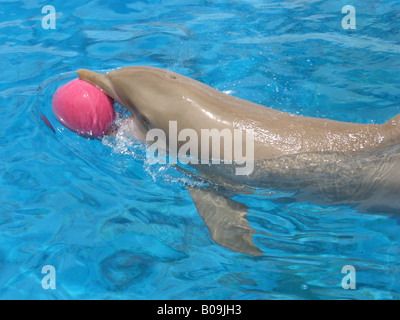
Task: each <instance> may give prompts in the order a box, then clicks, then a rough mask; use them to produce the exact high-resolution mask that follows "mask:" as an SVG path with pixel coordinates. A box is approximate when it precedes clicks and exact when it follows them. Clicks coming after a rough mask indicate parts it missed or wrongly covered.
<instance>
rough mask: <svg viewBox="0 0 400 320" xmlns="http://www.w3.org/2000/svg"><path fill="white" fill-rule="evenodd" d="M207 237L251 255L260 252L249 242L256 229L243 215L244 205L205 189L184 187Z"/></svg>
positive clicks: (245, 208) (244, 214)
mask: <svg viewBox="0 0 400 320" xmlns="http://www.w3.org/2000/svg"><path fill="white" fill-rule="evenodd" d="M188 190H189V192H190V196H191V197H192V199H193V201H194V204H195V206H196V208H197V210H198V212H199V215H200V216H201V217H202V218H203V220H204V222H205V224H206V226H207V228H208V230H209V231H210V235H211V238H212V239H213V240H214V241H215V242H217V243H218V244H220V245H222V246H224V247H227V248H229V249H231V250H233V251H238V252H242V253H247V254H250V255H253V256H258V255H261V254H263V252H262V251H261V250H260V249H258V248H257V247H256V246H255V245H254V243H253V240H252V238H253V234H254V233H255V232H256V231H255V230H254V229H252V228H251V227H250V225H249V222H248V221H247V219H246V214H247V209H248V208H247V206H246V205H244V204H242V203H239V202H236V201H234V200H232V199H228V198H226V197H224V196H222V195H220V194H218V193H217V192H215V191H212V190H209V189H196V188H193V187H188Z"/></svg>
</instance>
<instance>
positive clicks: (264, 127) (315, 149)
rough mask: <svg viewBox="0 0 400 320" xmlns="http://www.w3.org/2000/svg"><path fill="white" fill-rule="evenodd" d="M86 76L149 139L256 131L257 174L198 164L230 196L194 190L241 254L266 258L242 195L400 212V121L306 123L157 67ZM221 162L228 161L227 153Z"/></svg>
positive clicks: (217, 233) (219, 232) (211, 225)
mask: <svg viewBox="0 0 400 320" xmlns="http://www.w3.org/2000/svg"><path fill="white" fill-rule="evenodd" d="M78 75H79V77H80V78H81V79H82V80H85V81H87V82H89V83H91V84H93V85H95V86H97V87H98V88H100V89H101V90H103V91H104V92H105V93H106V94H107V95H108V96H110V97H111V98H113V99H114V100H115V101H117V102H118V103H119V104H120V105H122V106H123V107H125V108H126V109H128V110H129V111H130V112H131V113H132V115H133V119H134V121H135V123H136V129H137V133H136V135H137V136H139V137H140V138H141V140H144V137H145V136H146V132H148V131H149V130H150V129H153V128H157V129H161V130H163V131H164V132H165V133H166V134H168V132H169V123H170V122H171V121H176V123H177V130H178V132H179V131H180V130H183V129H186V128H190V129H193V130H195V131H196V133H197V134H198V137H201V130H202V129H209V130H212V129H217V130H219V131H221V130H226V129H227V130H230V131H231V132H233V130H235V129H241V130H242V131H244V132H246V131H251V132H252V135H253V137H254V164H255V165H254V171H253V172H252V173H251V174H249V175H244V176H238V175H235V174H234V171H233V169H234V167H235V166H234V165H226V164H219V165H211V166H208V165H196V166H195V168H196V169H197V170H198V171H199V173H200V174H201V175H203V176H204V177H206V178H208V179H209V180H210V181H213V182H214V185H217V186H218V185H219V186H223V187H222V188H218V187H216V188H213V187H210V188H204V189H196V188H192V187H188V190H189V192H190V194H191V197H192V199H193V201H194V203H195V205H196V208H197V209H198V211H199V214H200V215H201V217H202V218H203V220H204V222H205V224H206V225H207V227H208V229H209V231H210V235H211V237H212V239H214V240H215V241H216V242H217V243H219V244H221V245H223V246H225V247H228V248H230V249H232V250H234V251H238V252H243V253H247V254H251V255H260V254H262V251H261V250H260V249H258V248H257V247H256V246H255V245H254V243H253V235H254V234H255V233H256V232H255V231H254V230H253V229H252V228H251V227H250V225H249V223H248V221H247V219H246V215H247V213H248V208H247V207H246V206H245V205H244V204H241V203H238V202H236V201H234V200H233V199H231V198H232V195H233V196H234V195H235V194H232V190H235V191H236V192H239V193H240V192H241V191H240V189H241V188H244V189H246V192H249V190H251V188H257V187H263V188H279V189H281V190H287V191H291V192H295V193H296V194H295V195H294V196H293V201H296V200H301V201H303V200H309V199H312V200H316V202H319V201H321V200H322V199H325V200H327V201H329V203H337V204H344V205H351V206H354V207H356V208H357V209H359V210H360V211H366V212H378V213H386V212H387V213H389V212H394V211H399V210H400V203H399V201H400V200H399V198H400V197H399V196H400V173H399V172H400V159H399V154H400V153H399V148H398V146H399V145H400V115H397V116H396V117H394V118H393V119H390V120H389V121H387V122H386V123H384V124H357V123H347V122H340V121H334V120H328V119H318V118H312V117H305V116H297V115H292V114H289V113H285V112H280V111H277V110H273V109H270V108H267V107H264V106H261V105H258V104H255V103H252V102H249V101H246V100H242V99H239V98H236V97H233V96H230V95H227V94H224V93H222V92H220V91H217V90H215V89H213V88H211V87H209V86H207V85H205V84H203V83H200V82H198V81H195V80H193V79H191V78H188V77H185V76H182V75H179V74H176V73H173V72H171V71H167V70H164V69H158V68H152V67H126V68H121V69H118V70H115V71H111V72H109V73H107V74H105V75H103V74H99V73H95V72H92V71H88V70H84V69H81V70H79V71H78ZM178 143H179V142H178ZM232 143H233V142H232ZM200 145H201V141H200V143H199V146H200ZM232 147H233V146H232ZM199 148H200V147H199ZM199 154H200V153H199ZM220 155H221V159H222V160H224V159H228V156H227V155H226V154H224V150H223V149H222V148H221V152H220ZM233 160H235V159H233ZM226 186H234V187H233V188H232V189H231V190H229V187H226ZM240 186H242V187H240ZM223 190H224V191H223ZM238 190H239V191H238Z"/></svg>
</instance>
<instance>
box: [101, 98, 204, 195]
mask: <svg viewBox="0 0 400 320" xmlns="http://www.w3.org/2000/svg"><path fill="white" fill-rule="evenodd" d="M115 109H116V119H115V128H114V129H113V133H112V134H111V135H109V136H106V137H104V138H103V140H102V142H103V144H104V145H105V146H107V147H109V148H111V149H112V152H113V153H114V154H120V155H124V156H128V157H130V158H132V159H135V160H138V161H143V166H144V170H145V171H146V173H147V174H148V175H149V176H150V177H151V178H152V180H153V181H154V182H163V183H166V184H173V185H177V186H181V187H184V186H191V187H205V186H206V185H207V183H206V182H204V180H203V179H202V178H201V177H200V176H198V174H197V172H195V171H194V170H193V169H191V168H190V167H184V166H181V167H178V166H176V165H172V164H169V163H168V161H167V164H159V163H155V164H153V163H151V161H149V160H148V159H147V157H146V150H147V149H146V145H145V144H144V143H142V142H140V141H139V140H138V139H136V138H135V136H134V135H133V132H135V127H134V126H135V122H134V121H131V120H130V119H129V117H130V113H129V112H127V111H126V110H125V109H123V108H122V107H121V106H119V105H116V106H115Z"/></svg>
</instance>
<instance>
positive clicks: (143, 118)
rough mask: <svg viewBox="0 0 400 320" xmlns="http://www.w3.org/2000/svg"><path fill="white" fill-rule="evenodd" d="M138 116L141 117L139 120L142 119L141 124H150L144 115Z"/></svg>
mask: <svg viewBox="0 0 400 320" xmlns="http://www.w3.org/2000/svg"><path fill="white" fill-rule="evenodd" d="M140 118H141V120H142V122H143V124H144V125H145V126H149V125H150V121H149V119H147V118H146V117H145V116H141V117H140Z"/></svg>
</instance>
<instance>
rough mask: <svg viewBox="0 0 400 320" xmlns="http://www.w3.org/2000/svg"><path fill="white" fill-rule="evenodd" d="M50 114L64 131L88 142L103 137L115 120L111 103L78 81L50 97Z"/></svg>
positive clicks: (89, 85) (102, 95) (94, 89)
mask: <svg viewBox="0 0 400 320" xmlns="http://www.w3.org/2000/svg"><path fill="white" fill-rule="evenodd" d="M53 112H54V114H55V116H56V117H57V119H58V121H60V122H61V123H62V124H63V125H64V126H65V127H67V128H68V129H69V130H71V131H73V132H75V133H77V134H79V135H80V136H83V137H87V138H93V137H96V138H101V137H103V136H104V135H105V134H106V133H107V131H108V130H109V129H110V127H111V126H112V124H113V123H114V118H115V112H114V108H113V100H112V99H111V98H110V97H108V96H107V95H106V94H105V93H104V92H103V91H101V90H100V89H99V88H97V87H95V86H94V85H92V84H90V83H89V82H86V81H84V80H81V79H74V80H72V81H71V82H68V83H67V84H65V85H63V86H62V87H60V88H58V90H57V91H56V93H55V94H54V96H53Z"/></svg>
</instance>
